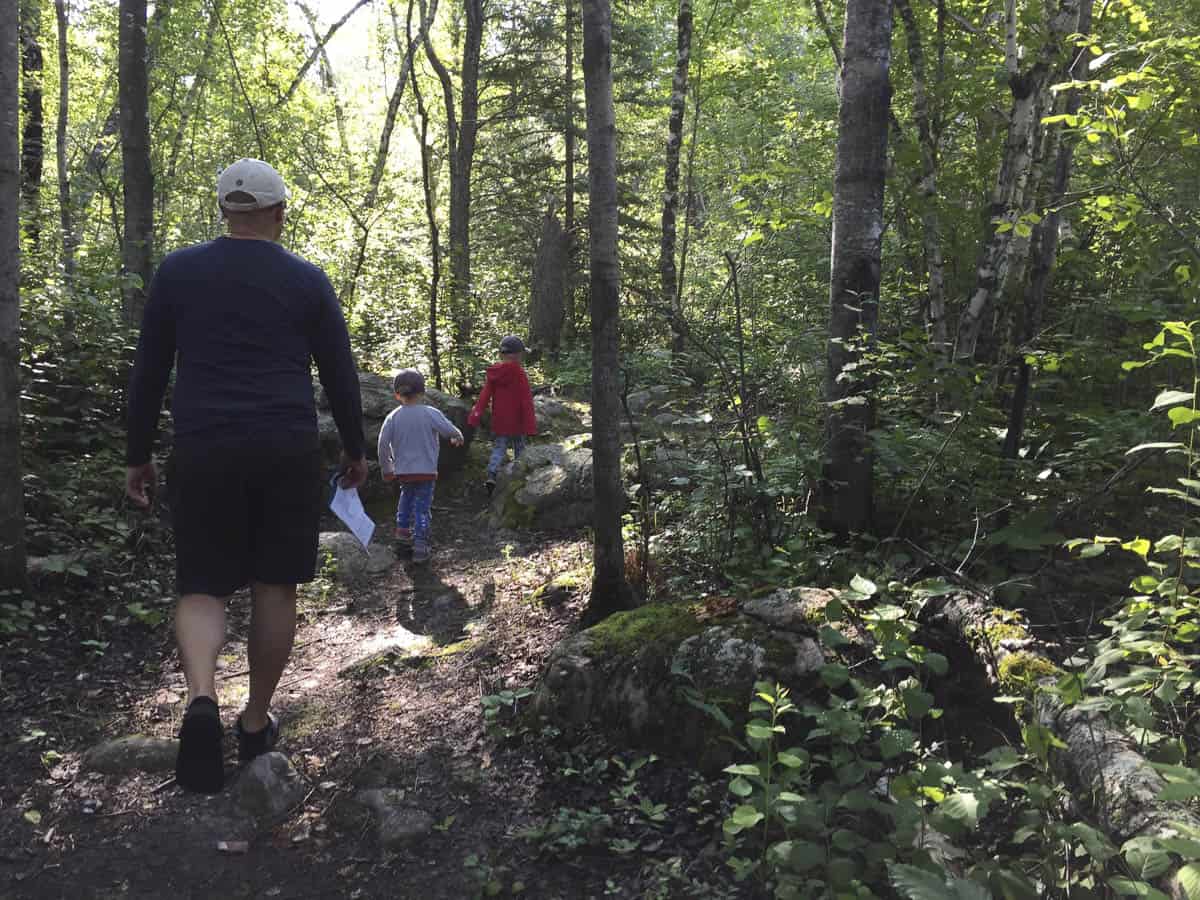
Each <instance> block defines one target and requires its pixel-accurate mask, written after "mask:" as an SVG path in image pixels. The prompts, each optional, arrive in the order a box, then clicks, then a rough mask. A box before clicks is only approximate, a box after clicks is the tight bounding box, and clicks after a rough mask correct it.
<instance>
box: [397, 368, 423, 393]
mask: <svg viewBox="0 0 1200 900" xmlns="http://www.w3.org/2000/svg"><path fill="white" fill-rule="evenodd" d="M392 390H393V391H394V392H395V393H397V394H399V395H400V396H401V397H410V396H412V395H413V394H423V393H425V376H424V375H422V374H421V373H420V372H418V371H417V370H416V369H401V370H400V373H399V374H398V375H397V376H396V377H395V379H393V380H392Z"/></svg>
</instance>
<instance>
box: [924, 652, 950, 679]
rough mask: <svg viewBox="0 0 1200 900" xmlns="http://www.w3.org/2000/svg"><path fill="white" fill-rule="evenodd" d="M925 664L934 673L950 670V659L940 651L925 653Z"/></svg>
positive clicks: (938, 673) (943, 673)
mask: <svg viewBox="0 0 1200 900" xmlns="http://www.w3.org/2000/svg"><path fill="white" fill-rule="evenodd" d="M925 666H926V668H928V669H929V671H930V672H932V673H933V674H934V675H945V674H946V673H947V672H949V671H950V660H948V659H946V657H944V656H942V654H940V653H926V654H925Z"/></svg>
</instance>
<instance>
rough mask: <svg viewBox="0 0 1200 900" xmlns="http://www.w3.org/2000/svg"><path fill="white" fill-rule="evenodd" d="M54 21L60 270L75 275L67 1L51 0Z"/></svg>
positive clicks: (69, 275) (68, 278) (55, 134)
mask: <svg viewBox="0 0 1200 900" xmlns="http://www.w3.org/2000/svg"><path fill="white" fill-rule="evenodd" d="M54 16H55V19H56V20H57V24H58V122H57V123H56V125H55V129H54V156H55V166H56V168H57V172H58V219H59V227H60V228H61V229H62V255H63V273H64V274H65V275H66V278H67V281H68V282H69V281H71V280H72V279H73V278H74V277H75V226H74V224H73V223H72V221H71V179H70V177H69V176H68V175H67V113H68V109H69V103H70V94H71V83H70V74H71V72H70V67H69V64H68V55H67V4H66V0H54Z"/></svg>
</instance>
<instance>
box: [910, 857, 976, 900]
mask: <svg viewBox="0 0 1200 900" xmlns="http://www.w3.org/2000/svg"><path fill="white" fill-rule="evenodd" d="M888 875H889V876H890V877H891V881H892V886H893V887H895V888H896V890H897V891H898V892H899V893H900V894H901V896H903V897H907V898H908V900H991V895H990V894H988V892H987V889H986V888H984V887H983V885H981V884H978V883H976V882H974V881H968V880H966V879H963V878H953V879H950V880H949V881H946V880H945V879H944V878H943V876H941V875H935V874H933V873H932V872H926V871H925V870H924V869H918V868H917V867H916V866H908V865H904V864H903V863H889V864H888Z"/></svg>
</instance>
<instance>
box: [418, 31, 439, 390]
mask: <svg viewBox="0 0 1200 900" xmlns="http://www.w3.org/2000/svg"><path fill="white" fill-rule="evenodd" d="M409 43H412V35H411V32H410V34H409ZM409 77H410V78H411V79H412V88H413V98H414V99H415V100H416V101H417V116H418V118H419V119H420V122H421V129H420V132H419V133H418V135H417V140H418V141H420V143H421V190H422V193H423V194H424V196H425V221H426V222H427V223H428V224H429V365H430V368H431V370H432V371H431V374H432V375H433V384H434V386H435V387H436V388H437V389H438V390H439V391H440V390H444V384H443V378H442V360H441V354H440V352H439V350H438V286H439V284H440V283H441V279H442V241H441V231H440V230H439V229H438V221H437V200H436V198H435V197H434V187H433V150H432V148H431V147H430V146H429V110H427V109H426V108H425V98H424V97H423V96H422V95H421V85H420V79H418V78H417V69H416V66H413V67H412V68H410V69H409Z"/></svg>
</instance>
